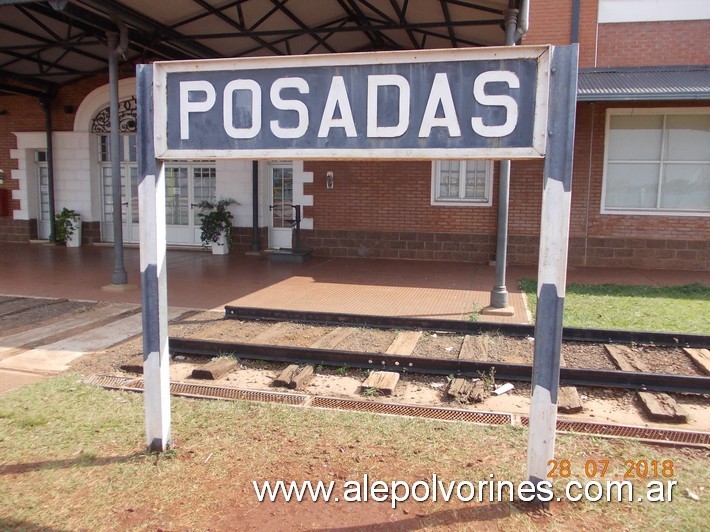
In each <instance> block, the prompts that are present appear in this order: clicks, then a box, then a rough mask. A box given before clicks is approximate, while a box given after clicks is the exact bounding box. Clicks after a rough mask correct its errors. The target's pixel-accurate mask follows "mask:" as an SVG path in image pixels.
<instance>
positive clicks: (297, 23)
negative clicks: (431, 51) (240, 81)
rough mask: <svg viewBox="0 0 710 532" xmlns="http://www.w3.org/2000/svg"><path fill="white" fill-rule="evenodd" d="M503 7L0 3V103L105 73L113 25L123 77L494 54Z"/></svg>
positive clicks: (297, 0)
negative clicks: (398, 56) (5, 96)
mask: <svg viewBox="0 0 710 532" xmlns="http://www.w3.org/2000/svg"><path fill="white" fill-rule="evenodd" d="M520 2H521V0H513V2H512V3H513V5H515V6H517V5H518V4H519V3H520ZM50 4H52V5H50ZM61 4H65V5H64V6H63V7H61ZM508 4H509V2H508V0H473V1H470V0H153V1H146V0H121V1H112V0H69V2H66V0H51V1H49V2H47V1H43V2H38V1H32V0H0V43H1V44H0V93H3V92H5V93H24V94H36V95H40V94H42V93H48V92H51V91H53V90H55V89H56V88H57V87H59V86H61V85H64V84H67V83H70V82H72V81H76V80H78V79H81V78H83V77H88V76H92V75H95V74H98V73H106V72H107V69H108V66H107V65H108V47H107V37H106V33H107V32H118V27H119V25H121V24H122V25H125V27H126V28H127V35H128V49H127V50H126V52H125V53H124V57H123V59H124V63H123V68H125V69H126V70H130V71H131V72H132V71H133V68H134V64H136V63H143V62H149V61H152V60H158V59H160V60H166V59H167V60H169V59H206V58H215V57H240V56H259V55H294V54H312V53H342V52H355V51H373V50H399V49H421V48H457V47H465V46H491V45H502V44H504V42H505V34H504V31H503V29H502V27H503V12H504V10H505V9H506V8H507V7H508ZM52 6H55V7H57V9H54V8H53V7H52ZM60 7H61V9H60Z"/></svg>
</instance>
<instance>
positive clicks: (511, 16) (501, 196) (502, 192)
mask: <svg viewBox="0 0 710 532" xmlns="http://www.w3.org/2000/svg"><path fill="white" fill-rule="evenodd" d="M517 21H518V10H517V9H509V10H508V11H506V13H505V44H506V46H515V30H516V28H517ZM509 203H510V160H508V159H505V160H502V161H501V162H500V166H499V175H498V229H497V235H496V280H495V286H494V287H493V290H491V307H493V308H495V309H505V308H507V307H508V305H509V303H508V289H507V287H506V286H505V271H506V266H507V262H508V208H509Z"/></svg>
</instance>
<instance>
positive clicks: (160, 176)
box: [136, 65, 171, 451]
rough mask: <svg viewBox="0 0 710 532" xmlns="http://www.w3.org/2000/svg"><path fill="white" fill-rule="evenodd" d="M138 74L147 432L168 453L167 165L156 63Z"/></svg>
mask: <svg viewBox="0 0 710 532" xmlns="http://www.w3.org/2000/svg"><path fill="white" fill-rule="evenodd" d="M136 78H137V83H138V86H137V103H138V175H139V176H140V177H139V179H140V182H139V184H138V209H139V214H140V263H141V287H142V293H141V302H142V306H143V378H144V387H145V391H144V402H145V436H146V444H147V446H148V448H149V449H150V450H152V451H165V450H166V449H167V448H168V447H169V446H170V443H171V435H170V354H169V352H168V285H167V277H166V270H167V262H166V250H167V245H166V225H165V164H164V163H163V161H161V160H159V159H156V158H155V145H154V136H153V135H154V130H153V115H154V103H153V65H138V66H137V68H136Z"/></svg>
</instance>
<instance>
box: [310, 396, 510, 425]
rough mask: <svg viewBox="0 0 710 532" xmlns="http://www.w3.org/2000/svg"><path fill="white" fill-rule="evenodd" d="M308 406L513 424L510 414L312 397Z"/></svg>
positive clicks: (483, 422)
mask: <svg viewBox="0 0 710 532" xmlns="http://www.w3.org/2000/svg"><path fill="white" fill-rule="evenodd" d="M310 406H314V407H318V408H330V409H334V410H356V411H358V412H371V413H373V414H390V415H394V416H413V417H422V418H427V419H438V420H442V421H466V422H468V423H481V424H484V425H510V424H511V423H512V422H513V417H512V415H511V414H500V413H496V412H473V411H470V410H454V409H450V408H433V407H429V406H414V405H399V404H389V403H374V402H369V401H356V400H353V399H336V398H332V397H314V398H313V399H312V400H311V402H310Z"/></svg>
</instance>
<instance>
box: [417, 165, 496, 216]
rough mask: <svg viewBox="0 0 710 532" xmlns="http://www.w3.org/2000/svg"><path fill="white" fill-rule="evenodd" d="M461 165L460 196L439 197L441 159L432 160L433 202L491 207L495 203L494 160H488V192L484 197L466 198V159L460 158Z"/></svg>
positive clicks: (437, 203)
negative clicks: (493, 192)
mask: <svg viewBox="0 0 710 532" xmlns="http://www.w3.org/2000/svg"><path fill="white" fill-rule="evenodd" d="M458 163H459V165H460V170H459V175H460V176H461V179H460V180H459V197H458V198H439V197H438V194H439V168H440V161H432V164H431V204H432V205H437V206H442V205H451V206H459V207H490V206H491V205H493V194H492V193H491V191H492V190H493V161H490V160H486V161H485V163H486V193H485V198H484V199H478V198H465V197H463V195H464V193H465V190H466V179H465V176H466V168H465V165H466V160H459V161H458Z"/></svg>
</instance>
